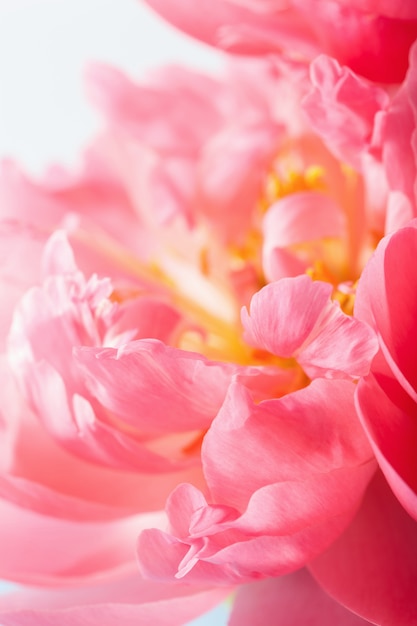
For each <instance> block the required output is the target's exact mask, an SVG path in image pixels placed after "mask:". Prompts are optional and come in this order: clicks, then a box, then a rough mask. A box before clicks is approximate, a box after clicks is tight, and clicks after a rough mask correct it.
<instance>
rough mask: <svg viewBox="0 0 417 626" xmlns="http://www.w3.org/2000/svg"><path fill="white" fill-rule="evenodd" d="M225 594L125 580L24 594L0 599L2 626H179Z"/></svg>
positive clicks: (134, 577) (135, 576)
mask: <svg viewBox="0 0 417 626" xmlns="http://www.w3.org/2000/svg"><path fill="white" fill-rule="evenodd" d="M227 593H228V590H226V591H225V590H223V589H208V590H207V589H204V588H201V587H200V588H199V587H197V588H194V589H193V588H190V587H189V586H186V585H181V586H179V585H177V586H175V587H174V586H173V585H161V584H155V583H151V582H148V581H144V580H141V578H140V576H139V575H138V574H137V573H135V574H130V575H129V576H119V577H118V578H115V580H113V581H111V582H109V583H106V584H103V583H102V584H95V585H90V586H87V587H80V588H78V587H74V588H71V589H65V590H57V589H50V590H47V591H43V590H27V591H21V592H19V593H15V594H10V595H8V596H2V597H1V598H0V619H1V620H2V623H3V624H4V625H5V626H17V625H20V626H35V625H39V624H40V623H42V624H44V625H45V626H49V625H51V626H52V625H53V624H54V625H56V624H57V623H59V624H60V626H87V625H88V626H101V625H102V624H108V623H109V620H110V621H111V623H112V624H118V625H120V626H137V625H138V624H152V625H153V624H154V625H155V626H183V624H184V623H185V622H188V621H189V620H191V619H193V618H195V617H197V616H198V615H200V614H202V613H204V612H206V611H208V610H209V609H211V608H212V607H213V606H215V605H216V604H218V603H219V602H221V601H222V600H223V598H224V597H225V595H226V594H227Z"/></svg>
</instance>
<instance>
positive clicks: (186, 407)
mask: <svg viewBox="0 0 417 626" xmlns="http://www.w3.org/2000/svg"><path fill="white" fill-rule="evenodd" d="M75 354H76V359H77V363H79V365H80V367H81V371H82V372H83V376H84V378H85V380H86V383H87V386H88V388H89V390H90V392H91V393H92V394H93V395H94V396H95V397H96V398H97V399H98V400H99V401H100V403H101V404H102V405H103V406H105V407H106V408H108V409H110V410H111V411H113V412H114V413H115V414H116V415H118V416H119V417H120V418H122V419H123V420H125V421H126V422H127V423H129V424H131V425H133V426H135V427H136V428H140V429H145V430H146V431H148V432H154V433H162V432H165V431H167V430H168V432H173V431H176V432H178V431H188V430H198V429H201V428H207V427H208V426H209V424H210V422H211V420H212V419H213V417H214V416H215V415H216V413H217V411H218V410H219V408H220V406H221V404H222V402H223V399H224V396H225V393H226V389H227V386H228V385H229V382H230V380H231V376H232V375H233V373H235V372H237V371H238V368H236V366H233V365H231V364H226V363H217V362H214V361H208V360H207V359H205V358H204V357H203V356H201V355H199V354H196V353H192V352H186V351H183V350H178V349H176V348H170V347H169V346H165V345H164V344H163V343H161V342H159V341H157V340H152V339H142V340H139V341H135V342H131V343H129V344H126V345H125V346H122V347H121V348H119V349H118V350H117V349H114V348H104V349H103V348H101V349H100V348H97V349H95V348H81V349H79V350H76V352H75Z"/></svg>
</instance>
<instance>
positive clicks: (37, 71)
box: [0, 0, 227, 626]
mask: <svg viewBox="0 0 417 626" xmlns="http://www.w3.org/2000/svg"><path fill="white" fill-rule="evenodd" d="M196 1H198V0H196ZM89 61H106V62H110V63H113V64H115V65H117V66H118V67H121V68H123V69H124V70H126V71H127V72H128V73H129V74H130V75H131V76H138V77H139V76H140V74H141V73H143V72H144V71H145V70H146V68H149V67H152V66H153V65H156V64H160V63H164V62H180V63H185V64H188V65H190V66H193V67H198V68H202V69H205V70H208V71H214V70H215V69H216V68H217V67H218V66H220V64H221V59H220V55H219V54H218V53H216V52H215V51H213V50H211V49H209V48H208V47H205V46H203V45H199V44H196V43H195V42H194V41H192V40H191V39H188V38H187V37H185V36H183V35H180V34H179V33H177V32H176V31H174V30H173V29H171V28H170V27H169V26H167V25H166V24H164V23H163V22H162V21H160V20H159V19H158V18H157V17H156V16H155V15H154V14H153V13H151V12H150V11H149V10H148V9H147V8H146V7H145V6H143V5H142V4H141V2H140V0H0V158H4V157H7V158H9V157H11V158H13V159H16V160H18V161H19V162H20V163H21V164H23V166H24V167H25V168H26V169H27V170H29V171H30V172H31V173H33V174H38V173H41V172H42V170H43V168H45V167H46V166H47V165H48V164H50V163H52V162H60V163H64V164H66V165H68V166H72V165H75V164H76V162H77V158H78V155H79V154H80V150H81V149H82V147H83V145H85V144H86V143H87V142H88V139H89V137H91V136H92V134H93V133H94V132H95V131H96V130H97V129H98V128H99V125H100V119H99V117H98V115H97V114H96V113H95V112H94V111H93V109H91V108H89V106H88V104H87V102H86V99H85V96H84V91H83V72H84V68H85V66H86V64H87V63H88V62H89ZM0 558H1V554H0ZM8 588H10V587H9V586H8V585H7V584H6V583H1V582H0V592H3V593H4V592H5V591H7V590H8ZM226 622H227V609H226V607H224V606H223V607H219V608H218V609H215V610H214V611H212V612H211V613H210V614H208V615H206V616H203V617H202V618H200V619H199V620H195V621H193V622H192V626H212V625H215V626H223V625H225V624H226ZM190 626H191V625H190Z"/></svg>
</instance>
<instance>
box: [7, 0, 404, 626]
mask: <svg viewBox="0 0 417 626" xmlns="http://www.w3.org/2000/svg"><path fill="white" fill-rule="evenodd" d="M238 4H239V3H234V8H236V9H239V10H241V9H242V7H241V6H237V5H238ZM241 4H243V3H241ZM245 5H246V7H245V11H252V10H253V4H252V3H250V2H246V3H245ZM275 8H276V7H275V5H274V4H273V3H268V4H267V5H266V4H265V11H266V12H267V13H268V11H270V10H271V9H274V10H275ZM368 8H369V10H370V8H371V7H370V5H369V7H368ZM355 10H356V9H355ZM388 10H389V6H388V7H385V8H384V11H388ZM260 15H263V14H260ZM392 17H393V16H392V15H389V19H391V18H392ZM394 17H397V16H394ZM409 17H410V16H409V15H408V14H407V15H402V16H401V19H402V18H406V19H408V18H409ZM411 17H413V16H411ZM413 54H414V53H413ZM414 68H415V64H414V57H412V65H411V66H410V70H409V72H408V74H407V79H406V82H405V84H404V85H405V86H404V87H403V88H402V89H401V90H399V91H398V93H396V94H394V95H392V94H391V93H390V92H389V91H388V90H385V89H383V88H380V87H376V86H375V85H373V84H372V83H369V82H367V81H366V80H364V79H363V78H358V77H357V76H356V75H355V74H354V73H353V72H352V71H351V70H348V69H346V68H342V67H340V66H339V65H338V64H337V62H336V61H334V60H333V59H329V58H328V57H324V56H322V57H320V58H319V59H317V60H316V61H315V62H314V64H313V67H312V70H311V74H310V75H309V73H308V71H307V70H308V68H307V66H306V65H305V64H304V63H303V62H294V61H293V62H291V63H289V64H281V63H277V61H276V60H270V61H249V60H247V62H242V61H236V62H235V63H233V64H232V65H231V69H230V70H229V74H228V75H227V77H226V78H224V79H223V80H220V79H218V80H216V79H212V78H208V77H204V76H200V75H197V74H195V73H191V72H187V71H185V70H181V69H178V68H170V69H167V70H163V71H160V72H159V73H156V74H155V75H154V76H151V77H150V78H149V79H148V80H147V82H145V83H144V84H143V85H136V84H134V83H133V82H132V81H130V80H129V79H127V78H126V77H124V76H123V75H122V74H121V73H119V72H117V71H115V70H111V69H109V68H105V67H102V66H100V67H97V66H96V67H95V68H94V69H93V70H92V72H91V73H90V77H89V85H90V91H91V94H92V96H93V98H94V99H95V100H96V102H98V103H99V104H100V105H101V107H102V108H103V110H104V113H105V115H106V116H107V119H108V128H107V130H106V131H105V132H103V134H102V136H100V137H99V138H98V139H97V140H96V141H95V142H94V143H93V145H92V146H91V148H90V150H89V151H88V153H87V155H86V158H85V166H84V169H82V171H80V172H79V173H78V174H76V175H69V174H67V173H64V172H61V171H59V170H58V169H54V170H51V172H50V173H49V175H48V176H47V177H46V178H45V180H43V181H36V182H35V181H30V180H28V179H27V178H26V177H25V176H24V175H23V174H21V173H20V172H19V171H18V170H17V168H16V167H15V166H13V165H11V164H10V163H6V164H4V166H3V170H2V176H1V178H0V197H1V200H2V201H1V203H0V215H1V220H2V221H1V226H2V230H1V231H0V236H1V238H2V241H4V250H5V251H6V254H5V255H4V256H3V257H2V258H0V287H1V289H2V294H3V299H4V301H5V302H6V306H5V307H4V312H2V318H1V320H0V322H1V325H0V331H1V333H2V335H1V340H2V343H1V345H2V347H3V350H2V356H1V360H0V367H1V370H2V379H3V381H4V401H3V403H2V409H1V413H0V417H1V421H0V424H1V427H2V429H3V434H4V437H3V439H2V455H1V459H2V461H1V472H0V509H1V513H2V521H4V523H2V525H0V540H1V544H2V545H4V546H5V548H4V554H3V555H2V559H1V560H0V575H1V576H2V577H4V578H8V579H10V580H14V581H18V582H22V583H26V584H29V585H33V586H44V587H46V586H48V587H53V588H54V589H53V590H48V591H46V590H42V591H40V590H37V591H33V592H27V593H23V594H20V595H17V596H10V597H8V598H3V599H2V600H1V602H0V611H1V615H2V617H1V619H2V621H3V623H5V624H31V623H39V622H40V621H41V622H42V623H45V624H49V623H51V624H52V623H56V620H60V623H61V622H62V623H67V624H68V625H69V624H71V625H72V626H75V625H78V624H79V625H80V626H81V624H83V623H91V624H98V623H103V619H106V618H105V617H104V615H112V616H114V621H117V623H121V624H133V623H136V622H137V621H138V620H141V619H142V621H143V620H145V621H146V620H147V621H152V623H155V624H175V623H178V624H180V623H183V622H184V620H187V619H191V618H192V617H193V616H194V615H196V614H198V613H199V612H202V611H204V610H206V609H207V608H209V607H210V606H211V605H212V604H214V603H216V602H218V601H219V600H221V599H222V598H223V597H225V596H226V595H227V594H228V593H230V590H231V588H232V587H234V586H236V585H243V588H242V590H241V591H239V592H238V595H237V600H236V606H235V610H234V614H233V616H232V618H231V620H232V621H231V623H232V624H233V623H236V624H237V623H243V624H244V623H245V622H244V621H243V620H245V619H249V616H250V615H253V620H256V619H260V617H259V616H261V615H262V613H261V612H260V611H261V609H259V606H258V605H257V604H256V603H257V600H256V598H259V602H272V605H271V606H273V607H276V610H277V611H278V610H281V609H280V607H282V606H285V594H286V593H288V594H295V593H299V594H300V597H303V598H305V599H306V600H305V601H306V602H307V601H308V602H311V606H310V609H309V610H311V620H312V623H314V621H313V620H316V623H318V621H317V620H318V619H319V614H321V612H322V611H323V610H325V611H326V612H328V623H329V624H330V623H334V620H335V619H339V620H340V623H346V624H352V625H354V624H360V623H363V620H362V619H361V618H360V617H356V616H355V615H353V613H351V612H350V610H347V609H344V608H342V607H341V606H340V605H339V604H338V603H337V602H336V601H333V600H331V599H330V598H328V597H327V596H326V595H324V592H323V591H322V590H321V588H320V587H319V586H318V584H317V583H316V582H314V580H313V579H312V578H311V576H310V574H309V573H308V571H307V570H306V569H305V568H309V569H310V571H311V572H313V575H314V576H315V577H316V578H317V579H318V580H319V581H320V584H321V581H322V584H323V587H325V588H327V587H329V584H328V580H327V576H330V577H331V576H332V571H336V570H337V569H338V565H337V558H338V557H337V555H338V554H339V552H338V551H339V550H340V551H341V553H343V555H344V558H346V559H349V555H347V556H346V555H345V552H344V545H345V542H346V545H348V544H349V542H350V541H351V537H352V533H353V532H354V531H352V528H353V529H355V528H358V529H359V533H360V542H361V545H362V544H365V545H366V546H368V548H367V549H368V552H367V553H366V554H367V555H368V556H367V559H368V561H367V563H369V567H370V571H373V570H372V568H373V563H374V560H373V559H374V551H375V550H377V549H378V547H379V543H378V541H375V542H372V541H371V540H370V539H369V535H370V534H371V533H372V522H373V520H374V516H375V510H376V508H377V506H379V504H378V503H379V502H380V500H381V502H382V504H381V507H382V510H384V511H385V510H386V511H387V515H391V511H394V512H393V513H392V515H393V516H397V515H398V518H399V519H400V518H401V519H403V517H402V516H403V515H405V514H404V513H403V512H402V509H401V507H400V506H399V505H398V503H397V501H396V499H395V498H394V497H393V496H392V495H391V493H390V492H389V490H387V488H386V486H385V485H384V483H383V479H382V478H381V477H380V475H379V473H377V474H376V477H374V476H375V472H376V468H377V462H376V460H375V457H376V458H377V460H378V461H379V462H380V463H381V466H382V468H383V469H384V466H383V463H382V462H381V458H380V457H381V455H380V453H379V449H378V448H377V447H376V446H375V442H374V438H373V436H371V435H370V434H369V429H368V427H367V426H366V424H365V427H364V426H363V425H362V424H361V421H360V420H359V418H358V410H357V408H356V405H355V394H356V392H357V396H358V400H357V402H358V406H359V407H361V406H362V405H361V394H362V390H363V389H364V388H365V387H364V385H369V384H370V383H369V380H372V376H374V374H371V375H370V376H369V377H368V378H365V379H364V377H366V376H367V375H368V374H369V370H370V368H371V363H374V364H375V363H377V362H379V360H380V359H381V357H380V356H377V357H376V360H375V361H373V358H374V356H375V354H376V353H377V351H378V347H379V344H378V339H377V336H378V333H379V334H380V332H381V331H380V328H379V327H378V324H376V323H375V320H374V318H373V317H371V316H370V315H367V314H363V313H362V311H363V310H365V309H366V307H367V306H368V305H367V304H366V303H365V304H363V305H361V304H359V305H358V313H355V315H353V304H354V302H355V298H356V284H357V281H358V280H361V285H364V286H361V287H360V290H362V291H360V293H361V292H362V293H364V292H365V294H368V293H369V294H370V293H371V291H372V290H371V289H370V288H369V289H368V287H367V286H366V285H367V281H368V280H372V278H371V279H369V278H367V276H369V275H371V273H372V271H373V270H372V268H373V267H374V265H375V264H377V263H379V261H378V259H379V255H380V253H379V252H377V253H376V256H375V257H374V259H376V260H372V261H371V262H370V265H369V267H370V268H371V269H369V270H368V269H367V266H366V264H367V261H368V259H369V256H370V255H371V253H372V252H373V250H374V248H375V246H376V243H377V241H378V239H380V238H381V237H382V236H383V234H384V232H385V224H386V223H388V222H390V224H391V225H394V227H395V224H396V222H395V220H394V219H391V220H390V219H389V218H388V217H387V216H389V215H390V213H389V211H390V206H391V204H390V203H392V197H393V196H392V194H396V193H398V192H399V191H400V190H399V189H398V188H397V187H396V185H397V182H396V181H397V178H396V177H395V176H394V177H392V178H391V177H390V176H389V175H388V167H387V161H386V154H387V150H388V151H389V149H391V148H390V146H391V144H392V142H394V139H393V135H392V133H390V132H389V130H388V129H389V124H390V122H389V119H390V116H395V115H396V111H397V107H398V102H400V104H401V103H402V105H404V107H405V110H406V111H407V116H408V117H407V119H408V123H412V119H411V113H412V112H413V111H414V108H413V107H414V99H413V98H414V96H413V92H412V89H411V87H410V86H411V85H412V84H414V83H413V81H414V72H415V69H414ZM309 76H310V77H309ZM403 90H408V91H406V96H404V91H403ZM404 98H405V102H404ZM301 99H304V105H303V106H304V108H302V107H301V105H300V102H301ZM167 102H169V103H170V107H169V108H168V109H167V107H166V103H167ZM410 112H411V113H410ZM306 113H307V115H306ZM379 120H387V121H386V123H385V122H383V123H381V125H380V126H378V121H379ZM347 121H348V122H349V124H348V123H347ZM353 122H354V123H353ZM379 129H381V133H380V134H379V135H378V130H379ZM384 129H386V130H384ZM390 142H391V143H390ZM403 143H404V137H402V138H401V140H400V141H399V143H398V145H396V149H398V150H400V149H401V146H402V145H403ZM341 159H342V160H343V162H341ZM346 162H347V163H348V165H346ZM373 186H374V187H376V186H379V187H380V194H379V195H378V198H374V196H373V194H372V193H371V190H372V189H373V188H374V187H373ZM407 202H408V203H409V205H410V206H411V207H412V211H414V210H415V205H414V204H413V203H414V199H413V197H412V196H411V195H410V194H409V195H408V196H407ZM401 232H402V231H401ZM383 245H385V244H383ZM22 250H25V255H24V262H22V263H20V264H19V265H18V264H17V263H16V260H15V257H11V256H10V253H11V252H13V254H15V255H17V254H19V253H20V251H22ZM15 265H16V268H15ZM364 268H365V269H364ZM363 271H364V274H363V276H364V278H363V279H360V276H361V273H362V272H363ZM367 272H369V274H367ZM381 280H382V279H379V281H381ZM378 284H379V283H378V281H376V282H375V286H374V288H375V289H377V287H378ZM405 285H406V283H404V289H405ZM360 299H362V300H363V301H364V302H365V296H363V295H361V296H360V297H359V300H360ZM398 317H399V316H398ZM396 321H397V318H396ZM385 358H386V356H385ZM394 360H395V359H394ZM391 366H392V365H391ZM372 367H374V365H372ZM394 373H395V376H397V373H396V372H394ZM404 377H405V378H406V375H405V374H404ZM358 381H359V382H358ZM357 390H358V391H357ZM405 391H407V389H405ZM371 392H372V393H371V395H370V399H369V400H367V402H368V401H369V402H371V401H372V402H373V401H374V400H373V399H372V398H374V397H375V399H376V400H377V394H376V392H374V390H371ZM376 400H375V401H376ZM360 412H363V409H362V408H360ZM369 440H370V443H369ZM384 471H385V470H384ZM388 479H389V480H390V477H388ZM387 493H388V496H387V497H386V495H381V494H387ZM166 502H167V505H166V513H164V511H163V508H164V505H165V503H166ZM396 507H397V508H396ZM398 508H399V509H400V512H398ZM260 511H262V515H260ZM400 523H401V524H402V522H400ZM413 523H414V522H413ZM411 528H413V527H412V526H410V525H408V526H407V524H406V523H405V524H404V529H405V530H404V537H408V534H409V533H410V532H411V530H410V529H411ZM392 532H393V529H392V528H391V527H389V526H388V525H386V526H384V525H383V524H381V536H383V537H385V538H386V541H388V542H390V541H391V533H392ZM138 537H139V539H138ZM29 538H30V539H29ZM394 539H395V537H394V538H393V539H392V545H393V546H396V545H397V544H396V543H395V541H396V539H395V541H394ZM22 546H23V548H24V549H23V550H22ZM26 546H28V549H27V550H26V549H25V547H26ZM29 548H30V549H29ZM399 549H402V544H401V545H400V547H399ZM333 551H334V552H333ZM353 552H354V551H353V550H352V559H351V562H350V564H349V567H350V566H351V568H352V569H351V570H350V569H349V567H346V572H348V573H349V572H352V574H350V573H349V575H352V576H353V575H354V574H353V572H354V568H355V567H356V565H355V563H356V561H355V558H356V557H355V554H353ZM333 553H334V554H335V555H336V556H334V557H333V556H332V555H333ZM52 554H53V555H54V556H53V558H52V557H51V555H52ZM388 554H389V555H391V554H392V553H391V552H389V553H388ZM137 560H138V561H139V566H138V562H137ZM404 562H405V563H406V568H405V569H406V572H405V574H404V578H405V579H406V580H407V581H408V580H410V579H411V578H412V576H413V569H412V566H411V565H410V567H409V564H408V561H407V560H406V561H404ZM375 563H379V564H380V571H379V573H378V576H379V578H378V580H379V581H380V583H381V584H380V587H378V593H379V591H381V590H383V589H384V588H385V587H384V585H388V584H391V582H392V580H391V579H392V578H393V574H392V572H391V571H390V570H388V565H387V563H388V557H387V559H386V560H385V561H382V560H381V561H378V559H375ZM339 569H340V567H339ZM393 571H394V573H395V570H393ZM281 576H282V577H283V578H280V579H279V580H278V579H277V577H281ZM346 576H348V574H346ZM147 578H153V579H158V580H159V581H163V582H159V583H156V582H149V581H148V580H147ZM334 578H335V581H337V580H338V579H340V581H341V586H343V584H344V583H343V581H344V578H343V576H342V575H340V576H339V577H338V576H336V575H335V577H334ZM167 583H169V584H167ZM335 585H336V583H335ZM245 590H248V593H247V594H246V591H245ZM331 593H334V595H335V596H336V598H338V597H339V591H338V589H336V587H335V591H333V590H332V589H331ZM380 596H381V597H379V596H378V597H379V600H378V607H379V609H380V612H379V613H378V612H376V613H374V612H373V608H372V602H373V601H372V602H371V606H368V605H366V606H365V608H363V607H362V606H361V605H360V606H358V607H356V601H355V600H354V599H353V600H351V599H348V600H346V604H347V606H348V607H351V608H352V610H353V611H356V612H357V613H359V614H360V615H363V617H364V619H368V617H369V619H371V620H373V619H374V615H376V616H377V620H379V621H380V622H381V623H384V622H383V618H381V615H382V616H383V615H384V613H383V612H384V610H387V611H389V610H390V609H385V608H384V597H383V594H382V592H381V593H380ZM272 597H273V598H272ZM288 597H290V596H288ZM355 597H356V596H355ZM185 599H186V600H185ZM396 601H397V600H396ZM396 601H395V602H396ZM342 602H345V601H344V600H343V599H342ZM395 602H394V605H395ZM407 602H409V597H408V596H407ZM282 603H284V604H282ZM368 604H369V603H368ZM185 605H186V607H187V608H184V607H185ZM245 606H247V607H248V608H247V612H248V613H247V614H248V617H247V618H246V617H242V612H243V613H245V612H246V609H245ZM408 606H409V604H408ZM178 607H181V608H178ZM257 607H258V608H257ZM381 607H382V608H381ZM274 610H275V609H274ZM297 610H298V608H297V607H296V606H294V607H293V608H292V611H293V616H294V619H298V618H297ZM177 611H178V613H177ZM173 612H175V619H174V617H173ZM307 615H308V614H307ZM112 619H113V618H112ZM326 619H327V618H326ZM170 620H171V621H170ZM175 620H177V621H175ZM237 620H238V621H237ZM240 620H242V621H240ZM332 620H333V622H332ZM252 623H253V622H252ZM387 623H388V622H387ZM392 623H393V622H392ZM410 623H411V622H410Z"/></svg>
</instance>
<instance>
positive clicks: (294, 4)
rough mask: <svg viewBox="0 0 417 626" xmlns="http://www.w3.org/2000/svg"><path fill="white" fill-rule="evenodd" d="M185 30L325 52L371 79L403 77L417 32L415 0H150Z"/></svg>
mask: <svg viewBox="0 0 417 626" xmlns="http://www.w3.org/2000/svg"><path fill="white" fill-rule="evenodd" d="M146 2H147V4H149V5H150V6H151V7H152V8H153V9H155V10H156V11H158V13H160V14H161V15H162V16H163V17H164V18H165V19H167V20H168V21H170V22H171V23H172V24H174V25H175V26H176V27H178V28H180V29H181V30H183V31H184V32H186V33H188V34H190V35H193V36H194V37H197V38H198V39H201V40H202V41H204V42H206V43H209V44H211V45H214V46H217V47H220V48H222V49H225V50H227V51H232V52H237V53H241V54H246V55H247V54H255V55H265V54H268V53H271V52H273V53H282V52H284V54H287V55H288V56H290V57H291V56H299V55H301V56H302V57H304V58H307V59H313V58H314V57H315V56H316V55H317V54H319V53H320V52H324V53H325V54H329V55H331V56H332V57H334V58H335V59H337V60H338V61H339V62H340V63H342V64H343V65H347V66H349V67H350V68H351V69H353V70H354V71H355V72H357V73H358V74H361V75H362V76H365V77H366V78H369V79H371V80H374V81H377V82H383V83H384V82H385V83H398V82H400V81H401V80H402V79H403V78H404V75H405V72H406V70H407V65H408V53H409V50H410V47H411V45H412V44H413V42H414V41H415V39H416V37H417V10H416V6H415V3H414V1H413V0H407V1H405V2H396V0H386V1H384V0H370V1H368V2H360V1H359V0H355V1H354V2H350V1H348V0H216V2H209V1H208V0H207V1H203V2H200V3H199V4H198V5H197V4H196V3H194V2H192V1H190V0H176V1H175V2H173V1H172V0H146Z"/></svg>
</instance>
